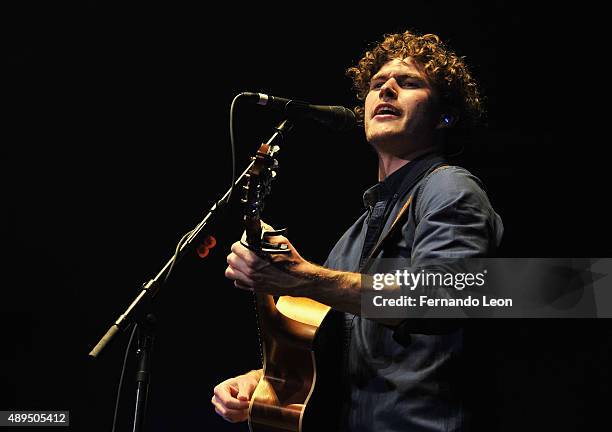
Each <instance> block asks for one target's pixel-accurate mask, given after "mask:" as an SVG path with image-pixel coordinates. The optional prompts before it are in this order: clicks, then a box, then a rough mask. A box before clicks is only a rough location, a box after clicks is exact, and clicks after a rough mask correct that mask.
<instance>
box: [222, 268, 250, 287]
mask: <svg viewBox="0 0 612 432" xmlns="http://www.w3.org/2000/svg"><path fill="white" fill-rule="evenodd" d="M225 277H226V278H228V279H231V280H233V281H237V282H240V284H241V285H245V286H247V287H252V286H253V285H254V284H255V282H253V279H251V278H250V277H248V276H247V275H245V274H244V273H242V272H241V271H240V270H238V269H235V268H233V267H232V266H228V267H227V268H226V269H225Z"/></svg>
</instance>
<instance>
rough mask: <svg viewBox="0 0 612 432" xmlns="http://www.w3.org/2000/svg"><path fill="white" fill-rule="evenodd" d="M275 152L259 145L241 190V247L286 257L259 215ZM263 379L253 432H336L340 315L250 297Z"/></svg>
mask: <svg viewBox="0 0 612 432" xmlns="http://www.w3.org/2000/svg"><path fill="white" fill-rule="evenodd" d="M276 150H277V147H275V146H270V145H269V144H262V145H261V147H260V148H259V150H258V152H257V155H256V156H255V157H254V158H253V164H252V167H251V169H250V170H249V173H248V176H247V178H248V182H247V185H246V186H245V191H246V192H245V197H244V199H243V200H242V202H243V203H244V206H245V211H244V222H245V230H246V242H247V243H246V246H247V247H249V248H250V249H251V250H254V251H256V252H257V253H258V254H260V255H262V256H265V255H266V254H273V253H287V252H289V251H288V250H287V249H286V245H282V246H280V247H279V246H276V245H272V244H270V243H268V242H267V241H266V240H267V238H268V237H270V236H274V235H281V234H283V232H284V230H280V231H265V230H263V229H262V227H261V219H260V215H261V211H262V209H263V204H264V199H265V197H266V196H267V195H268V194H269V192H270V188H271V182H272V179H273V177H274V176H275V170H276V168H277V166H278V162H277V160H276V159H275V157H274V153H275V152H276ZM254 296H255V305H256V311H257V322H258V326H259V336H260V344H261V351H262V357H263V377H262V379H261V380H260V382H259V384H258V385H257V388H256V389H255V391H254V393H253V396H252V398H251V401H250V405H249V428H250V430H251V431H252V432H281V431H295V432H315V431H328V430H329V431H333V430H337V429H338V419H339V415H340V408H339V404H340V401H341V399H342V393H341V390H340V389H341V385H340V375H341V374H340V372H341V358H342V355H341V349H342V344H341V343H340V342H339V341H340V331H341V328H342V326H341V325H340V320H341V316H340V314H339V313H337V312H334V311H331V312H330V308H329V307H328V306H326V305H323V304H321V303H318V302H316V301H313V300H311V299H308V298H297V297H288V296H284V297H280V298H278V301H275V299H274V297H273V296H271V295H268V294H264V293H261V292H255V293H254Z"/></svg>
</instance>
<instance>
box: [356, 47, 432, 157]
mask: <svg viewBox="0 0 612 432" xmlns="http://www.w3.org/2000/svg"><path fill="white" fill-rule="evenodd" d="M436 107H437V104H436V94H435V90H434V89H433V87H432V86H431V83H430V82H429V79H428V78H427V75H426V74H425V73H424V72H423V71H422V70H421V68H420V67H419V66H418V65H417V64H416V63H415V62H414V61H413V60H412V58H410V57H407V58H405V59H393V60H391V61H389V62H387V63H385V65H383V67H382V68H380V70H379V71H378V72H377V73H376V74H375V75H374V76H373V77H372V80H371V81H370V91H369V93H368V95H367V96H366V100H365V119H364V121H365V133H366V138H367V140H368V142H369V143H370V144H372V145H374V146H375V147H376V148H377V149H379V150H382V151H385V152H391V153H393V154H406V153H410V152H412V151H413V150H420V149H422V148H425V147H427V146H429V145H431V144H432V142H433V141H432V137H433V131H434V129H435V127H436V125H437V124H438V121H439V112H438V111H437V109H436Z"/></svg>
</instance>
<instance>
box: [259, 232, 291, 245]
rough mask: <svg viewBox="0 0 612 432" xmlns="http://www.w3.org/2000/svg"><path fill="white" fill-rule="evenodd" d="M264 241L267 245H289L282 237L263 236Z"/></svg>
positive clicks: (287, 240) (285, 238)
mask: <svg viewBox="0 0 612 432" xmlns="http://www.w3.org/2000/svg"><path fill="white" fill-rule="evenodd" d="M264 239H265V240H266V241H267V242H268V243H272V244H289V239H288V238H287V237H285V236H283V235H268V234H266V235H265V236H264Z"/></svg>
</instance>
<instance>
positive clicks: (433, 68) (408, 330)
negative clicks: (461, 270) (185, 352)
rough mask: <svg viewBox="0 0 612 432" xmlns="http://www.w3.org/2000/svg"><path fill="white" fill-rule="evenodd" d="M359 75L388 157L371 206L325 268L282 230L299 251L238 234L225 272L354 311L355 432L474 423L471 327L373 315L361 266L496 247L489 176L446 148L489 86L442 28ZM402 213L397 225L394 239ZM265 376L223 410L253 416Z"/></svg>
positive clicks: (379, 144) (238, 390)
mask: <svg viewBox="0 0 612 432" xmlns="http://www.w3.org/2000/svg"><path fill="white" fill-rule="evenodd" d="M347 72H348V74H349V76H350V77H351V78H352V79H353V82H354V85H355V88H356V90H357V96H358V98H359V100H361V101H362V102H363V105H362V106H360V107H358V108H356V109H355V113H356V115H357V117H358V119H359V120H362V121H363V125H364V129H365V134H366V139H367V141H368V143H369V144H370V145H371V146H372V147H373V148H374V150H375V151H376V154H377V155H378V178H379V182H378V183H377V184H376V185H374V186H373V187H371V188H370V189H368V190H367V191H366V192H365V194H364V204H365V207H366V211H365V212H364V214H363V215H362V216H361V217H359V219H357V221H356V222H355V223H354V224H353V225H352V226H351V227H350V228H349V229H348V231H346V232H345V233H344V235H343V236H342V237H341V238H340V240H339V241H338V242H337V244H336V245H335V247H334V248H333V250H332V251H331V253H330V254H329V257H328V259H327V261H326V263H325V265H324V266H319V265H316V264H313V263H311V262H308V261H307V260H305V259H304V258H302V257H301V256H300V254H299V253H298V252H297V250H296V249H295V248H294V247H293V245H291V243H290V242H289V240H288V239H286V238H285V237H282V236H277V237H273V238H272V239H271V241H273V242H277V243H285V244H287V245H288V247H289V249H290V250H291V253H290V254H277V255H273V256H270V257H262V256H258V255H257V254H256V253H254V252H253V251H251V250H249V249H248V248H246V247H244V246H243V245H242V244H241V243H240V242H236V243H234V244H233V246H232V248H231V254H230V255H229V256H228V258H227V262H228V267H227V269H226V272H225V274H226V276H227V277H228V278H229V279H231V280H233V281H234V284H235V286H236V287H238V288H242V289H247V290H257V291H263V292H267V293H269V294H273V295H281V296H282V295H289V296H294V297H309V298H311V299H313V300H316V301H318V302H321V303H324V304H326V305H328V306H330V307H332V308H333V309H334V310H336V311H339V313H342V314H343V315H344V322H345V324H346V325H345V331H344V332H345V339H346V340H345V341H344V342H345V343H344V347H345V351H346V352H345V356H346V359H347V361H346V362H345V365H344V370H343V375H344V378H345V379H344V382H346V383H347V384H346V386H347V388H346V389H345V390H346V394H347V398H346V400H344V401H343V403H344V409H343V413H344V415H343V417H344V418H343V419H342V423H343V425H342V428H343V429H344V430H348V431H364V432H365V431H371V432H375V431H376V432H378V431H387V432H395V431H398V432H399V431H464V430H466V429H467V422H466V420H465V419H466V418H467V416H468V412H467V410H466V407H465V404H464V399H463V394H464V391H465V389H464V388H463V386H462V384H461V378H462V377H461V376H460V375H461V374H462V371H461V361H460V359H461V356H462V350H463V337H464V329H463V328H462V327H461V326H447V328H441V327H439V326H435V325H431V326H428V323H427V321H428V320H422V319H398V320H396V321H394V322H391V323H390V322H389V321H384V322H383V321H377V320H372V319H367V318H364V317H361V316H360V313H361V304H360V299H361V290H362V286H361V273H363V272H364V266H367V262H368V260H369V259H371V258H406V260H407V261H408V262H410V263H412V264H413V265H415V264H418V263H419V262H423V261H425V260H430V259H449V258H450V259H457V258H467V257H484V256H490V255H492V254H493V253H494V252H495V250H496V248H497V247H498V245H499V243H500V241H501V237H502V233H503V226H502V223H501V219H500V217H499V216H498V215H497V214H496V213H495V211H494V210H493V208H492V207H491V204H490V202H489V199H488V198H487V195H486V194H485V192H484V191H483V189H482V187H481V183H480V181H479V180H478V179H477V178H476V177H474V176H473V175H472V174H470V173H469V172H468V171H466V170H465V169H463V168H460V167H457V166H449V165H447V164H445V160H444V158H443V156H442V154H443V146H444V143H445V138H446V135H447V133H448V132H449V130H451V129H452V128H455V127H460V126H467V125H469V124H472V123H473V120H475V119H476V118H477V117H478V116H479V115H480V114H481V110H482V107H481V100H480V96H479V91H478V88H477V85H476V83H475V81H474V79H473V78H472V76H471V75H470V73H469V70H468V68H467V66H466V65H465V63H464V61H463V59H462V58H460V57H458V56H457V55H456V54H455V53H454V52H452V51H451V50H449V49H448V47H447V46H446V45H445V44H444V43H443V42H441V41H440V39H439V38H438V37H437V36H436V35H432V34H425V35H420V34H416V33H414V32H408V31H407V32H404V33H399V34H392V35H387V36H386V37H385V38H384V40H383V41H382V42H381V43H379V44H378V45H376V46H375V47H374V48H373V49H371V50H370V51H367V52H366V53H365V55H364V56H363V58H362V59H361V60H360V61H359V62H358V64H357V65H356V66H354V67H351V68H349V69H348V71H347ZM398 215H399V216H401V217H400V219H399V221H400V222H399V224H397V225H399V226H394V227H393V230H394V231H395V232H396V233H395V234H394V235H392V236H387V237H385V235H386V233H388V232H389V231H390V230H391V229H392V226H393V225H394V221H395V220H396V218H397V217H398ZM382 238H385V241H383V242H382V244H381V245H377V243H378V242H379V240H380V239H382ZM375 245H377V246H375ZM261 375H262V371H261V370H253V371H251V372H248V373H246V374H244V375H240V376H238V377H235V378H231V379H228V380H226V381H224V382H222V383H220V384H219V385H218V386H217V387H215V390H214V396H213V398H212V403H213V405H214V407H215V410H216V412H217V413H218V414H219V415H221V416H222V417H223V418H225V419H226V420H228V421H231V422H239V421H244V420H246V418H247V414H248V406H249V400H250V397H251V395H252V393H253V391H254V389H255V387H256V385H257V383H258V381H259V379H260V378H261Z"/></svg>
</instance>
